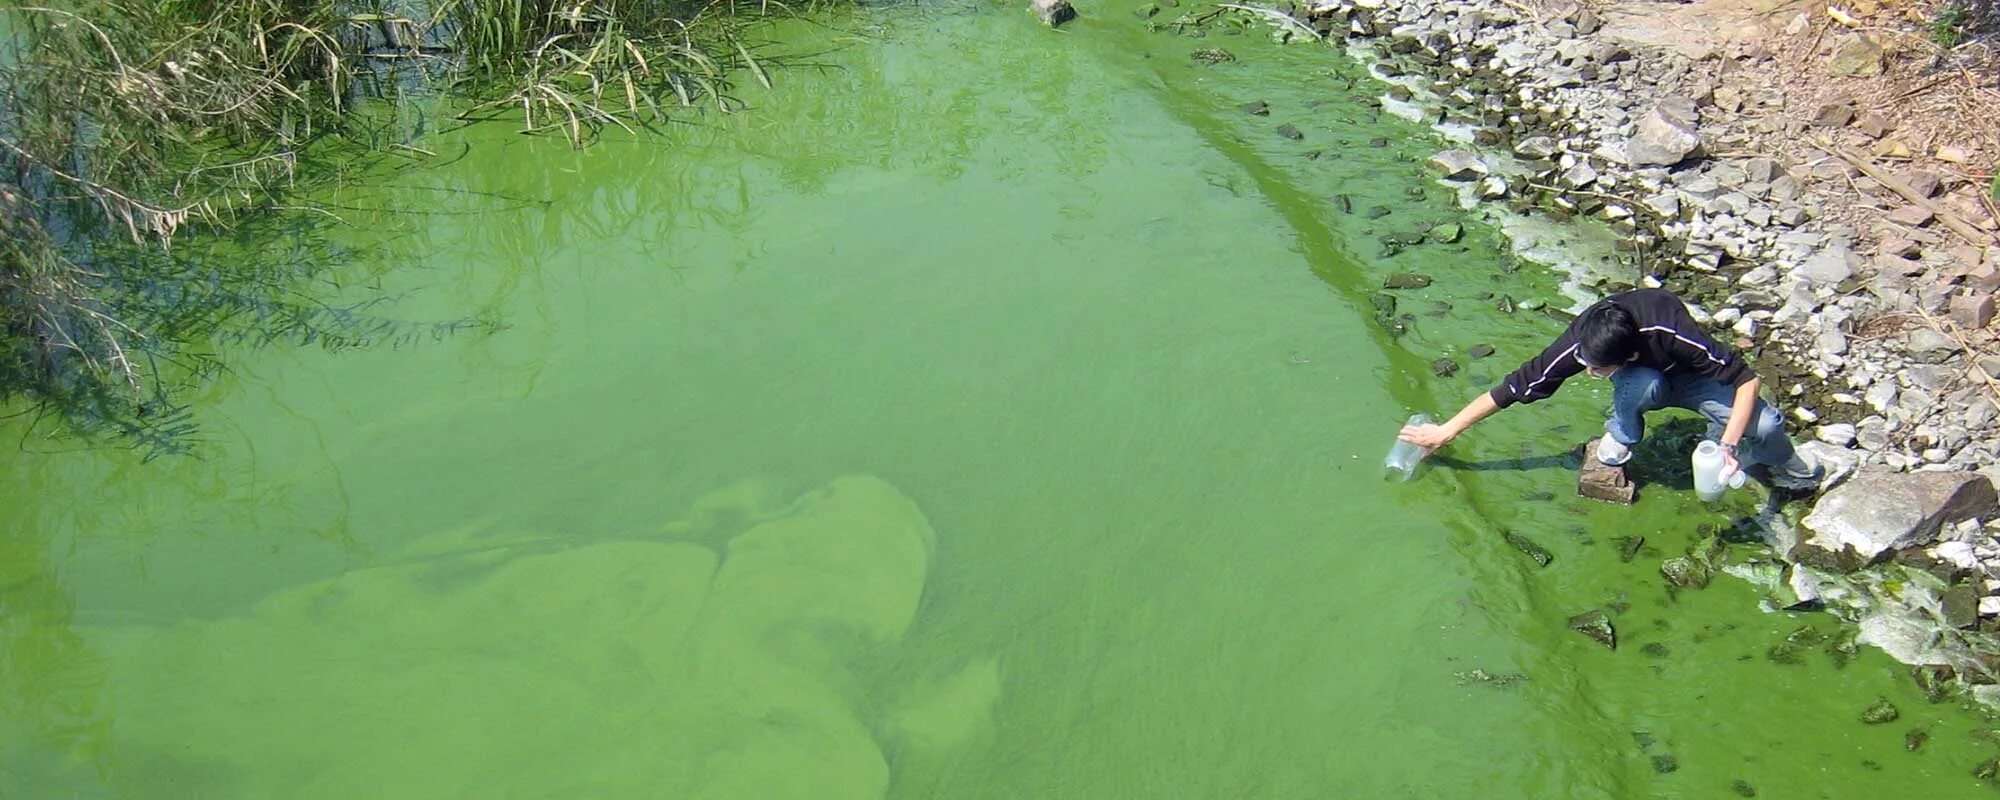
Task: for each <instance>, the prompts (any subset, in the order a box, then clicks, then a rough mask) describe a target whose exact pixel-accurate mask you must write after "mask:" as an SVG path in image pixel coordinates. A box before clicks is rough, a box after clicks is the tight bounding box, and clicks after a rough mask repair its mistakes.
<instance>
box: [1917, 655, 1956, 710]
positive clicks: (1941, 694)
mask: <svg viewBox="0 0 2000 800" xmlns="http://www.w3.org/2000/svg"><path fill="white" fill-rule="evenodd" d="M1955 674H1956V671H1955V670H1953V669H1952V668H1951V667H1949V666H1946V665H1944V664H1919V665H1917V666H1914V667H1911V668H1910V678H1911V679H1913V680H1915V681H1916V682H1917V691H1920V692H1923V693H1924V699H1925V700H1929V701H1931V702H1933V703H1938V702H1943V701H1944V699H1945V698H1946V697H1949V696H1950V695H1951V679H1952V677H1953V676H1954V675H1955Z"/></svg>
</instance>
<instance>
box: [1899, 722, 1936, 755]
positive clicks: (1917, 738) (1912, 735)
mask: <svg viewBox="0 0 2000 800" xmlns="http://www.w3.org/2000/svg"><path fill="white" fill-rule="evenodd" d="M1930 740H1931V732H1930V731H1927V730H1924V729H1923V728H1911V729H1910V732H1909V733H1905V734H1903V749H1904V750H1908V751H1910V752H1912V753H1914V752H1917V751H1918V750H1921V749H1923V747H1924V743H1925V742H1928V741H1930Z"/></svg>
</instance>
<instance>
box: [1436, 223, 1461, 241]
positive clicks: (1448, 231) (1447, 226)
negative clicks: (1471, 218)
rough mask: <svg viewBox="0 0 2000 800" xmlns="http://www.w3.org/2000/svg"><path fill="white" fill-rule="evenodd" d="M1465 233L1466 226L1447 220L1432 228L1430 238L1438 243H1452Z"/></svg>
mask: <svg viewBox="0 0 2000 800" xmlns="http://www.w3.org/2000/svg"><path fill="white" fill-rule="evenodd" d="M1464 235H1465V226H1463V225H1460V224H1458V223H1456V222H1447V223H1444V224H1442V225H1438V226H1435V227H1433V228H1431V230H1430V240H1431V241H1433V242H1437V243H1438V244H1451V243H1453V242H1456V241H1458V239H1459V237H1461V236H1464Z"/></svg>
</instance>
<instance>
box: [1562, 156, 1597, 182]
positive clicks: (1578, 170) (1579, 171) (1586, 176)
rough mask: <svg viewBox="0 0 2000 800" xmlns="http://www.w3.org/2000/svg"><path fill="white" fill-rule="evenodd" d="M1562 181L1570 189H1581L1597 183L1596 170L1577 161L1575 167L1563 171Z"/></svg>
mask: <svg viewBox="0 0 2000 800" xmlns="http://www.w3.org/2000/svg"><path fill="white" fill-rule="evenodd" d="M1562 181H1563V184H1564V185H1566V186H1568V187H1570V188H1572V189H1581V188H1583V187H1585V186H1589V185H1591V184H1593V183H1596V182H1597V170H1594V169H1591V168H1590V164H1588V163H1585V162H1582V161H1578V162H1576V165H1575V166H1572V167H1570V168H1569V169H1567V170H1564V171H1563V175H1562Z"/></svg>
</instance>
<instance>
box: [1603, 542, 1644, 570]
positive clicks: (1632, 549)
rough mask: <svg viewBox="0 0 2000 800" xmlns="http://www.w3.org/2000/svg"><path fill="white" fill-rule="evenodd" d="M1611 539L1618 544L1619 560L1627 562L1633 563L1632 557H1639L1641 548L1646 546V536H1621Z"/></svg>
mask: <svg viewBox="0 0 2000 800" xmlns="http://www.w3.org/2000/svg"><path fill="white" fill-rule="evenodd" d="M1611 541H1612V542H1614V543H1616V544H1617V545H1618V560H1619V561H1623V562H1625V563H1627V564H1630V563H1632V559H1634V558H1638V557H1639V548H1641V547H1645V546H1646V537H1644V536H1620V537H1618V538H1616V539H1612V540H1611Z"/></svg>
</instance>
